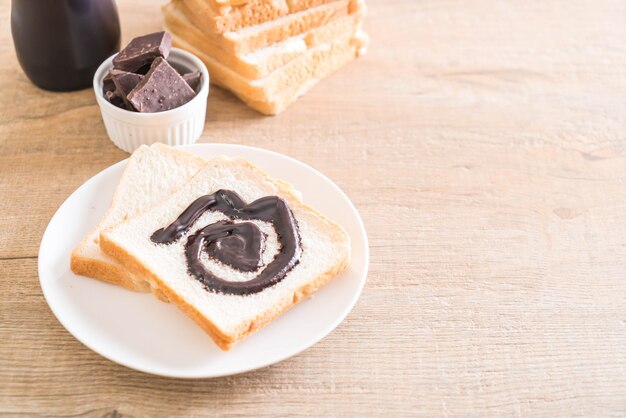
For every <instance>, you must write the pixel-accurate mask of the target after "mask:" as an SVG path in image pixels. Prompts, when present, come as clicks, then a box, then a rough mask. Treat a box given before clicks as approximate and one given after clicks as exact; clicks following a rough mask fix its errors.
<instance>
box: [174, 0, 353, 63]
mask: <svg viewBox="0 0 626 418" xmlns="http://www.w3.org/2000/svg"><path fill="white" fill-rule="evenodd" d="M172 1H173V2H175V3H177V7H178V8H179V10H181V11H183V13H184V14H185V15H186V16H187V18H188V19H189V20H190V21H191V22H192V23H193V24H194V25H195V26H196V27H197V28H198V29H199V30H200V31H202V32H203V33H204V35H205V36H206V37H207V38H208V39H209V40H210V42H211V43H212V44H214V45H216V46H217V47H219V48H221V49H223V50H224V51H225V52H228V53H231V54H238V55H241V54H246V53H248V52H252V51H255V50H257V49H259V48H263V47H266V46H268V45H271V44H273V43H276V42H280V41H284V40H285V39H287V38H290V37H292V36H296V35H299V34H301V33H304V32H307V31H309V30H311V29H313V28H316V27H318V26H322V25H324V24H326V23H328V22H329V21H331V20H332V19H335V18H337V17H340V16H345V15H346V14H349V13H350V11H351V8H352V6H351V4H350V1H349V0H335V1H332V2H329V3H325V4H321V5H319V6H316V7H312V8H308V9H304V10H301V11H298V12H296V13H291V14H287V15H284V16H281V17H279V18H277V19H275V20H269V21H266V22H264V23H260V24H257V25H254V26H248V27H244V28H241V29H239V30H237V31H230V32H224V33H220V34H217V33H215V32H214V31H213V30H211V25H212V23H211V22H212V18H211V17H210V16H209V15H208V14H207V13H205V12H204V11H203V9H202V3H203V0H172Z"/></svg>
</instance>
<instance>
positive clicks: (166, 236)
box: [150, 190, 302, 295]
mask: <svg viewBox="0 0 626 418" xmlns="http://www.w3.org/2000/svg"><path fill="white" fill-rule="evenodd" d="M208 210H210V211H219V212H222V213H223V214H224V215H226V216H228V217H230V218H233V219H241V220H260V221H264V222H268V223H271V224H272V225H273V227H274V230H275V231H276V235H277V236H278V241H279V242H280V244H281V249H280V251H279V253H278V254H277V255H276V256H275V257H274V259H273V260H272V261H271V262H270V263H269V264H268V265H267V266H266V267H265V268H264V269H263V270H262V271H260V272H259V274H258V275H257V276H256V277H254V278H252V279H250V280H247V281H241V282H232V281H228V280H224V279H222V278H219V277H217V276H216V275H214V274H213V273H212V272H210V271H209V270H207V268H206V267H205V266H204V265H203V264H202V262H201V259H200V257H201V255H202V252H203V251H206V252H207V254H208V255H209V256H211V257H213V258H215V259H217V260H219V261H221V262H222V263H225V264H228V265H229V266H231V267H233V268H235V269H237V270H240V271H244V272H251V271H256V270H258V269H259V268H260V267H261V266H262V260H261V259H262V257H261V256H262V253H263V247H264V242H265V236H264V234H263V232H261V230H260V229H259V227H258V226H257V225H255V224H254V223H252V222H239V223H234V222H232V221H218V222H215V223H212V224H210V225H207V226H205V227H203V228H201V229H199V230H198V231H196V232H195V233H193V234H191V235H190V236H189V237H188V238H187V243H186V244H185V257H186V259H187V268H188V270H189V273H191V274H192V275H193V276H194V277H196V278H197V279H198V280H199V281H200V282H202V284H203V285H204V286H205V288H206V289H207V290H212V291H216V292H222V293H230V294H237V295H245V294H251V293H257V292H260V291H262V290H263V289H265V288H267V287H270V286H273V285H275V284H276V283H278V282H280V281H281V280H283V279H284V278H285V276H286V275H287V273H288V272H289V271H290V270H291V269H292V268H294V266H295V265H296V264H298V262H299V260H300V256H301V254H302V247H301V244H300V236H299V234H298V226H297V224H296V220H295V218H294V216H293V213H292V212H291V210H290V209H289V206H287V203H286V202H285V201H284V200H283V199H281V198H279V197H277V196H266V197H262V198H260V199H257V200H255V201H254V202H252V203H250V204H246V203H245V202H244V201H243V199H241V197H240V196H239V195H238V194H237V193H235V192H233V191H231V190H218V191H217V192H215V193H213V194H210V195H205V196H202V197H199V198H198V199H196V200H195V201H194V202H193V203H192V204H191V205H189V207H187V209H185V210H184V211H183V212H182V213H181V214H180V216H179V217H178V218H177V219H176V220H175V221H174V222H172V223H171V224H170V225H169V226H167V227H165V228H161V229H159V230H157V231H155V232H154V233H153V234H152V236H151V237H150V239H151V240H152V242H155V243H158V244H165V245H168V244H172V243H173V242H176V241H177V240H178V239H179V238H180V237H182V236H183V235H184V234H185V233H186V232H187V231H188V230H189V228H191V227H192V225H193V224H194V223H195V222H196V221H197V220H198V218H200V216H202V214H203V213H204V212H206V211H208Z"/></svg>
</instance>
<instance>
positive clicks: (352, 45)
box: [173, 37, 360, 115]
mask: <svg viewBox="0 0 626 418" xmlns="http://www.w3.org/2000/svg"><path fill="white" fill-rule="evenodd" d="M173 38H174V42H173V43H174V45H176V46H177V47H180V48H182V49H186V50H188V51H190V52H191V53H193V54H195V55H196V56H198V58H200V59H201V60H202V61H203V62H204V63H205V64H206V66H207V68H208V69H209V72H210V73H211V75H212V77H211V83H212V84H216V85H218V86H220V87H225V88H227V89H228V90H230V91H232V92H233V93H234V94H235V95H236V96H237V97H239V98H240V99H241V100H242V101H244V102H245V103H246V104H247V105H248V106H250V107H251V108H253V109H255V110H256V111H258V112H260V113H263V114H266V115H276V114H278V113H280V112H282V111H283V110H285V109H286V108H287V106H288V105H290V104H291V103H293V102H294V101H295V100H296V99H297V98H298V97H299V96H301V95H302V94H304V93H305V92H306V91H308V90H309V89H310V88H311V87H313V86H314V85H315V84H316V83H317V81H319V80H320V79H322V78H324V77H326V76H328V75H330V74H331V73H333V72H334V71H336V70H338V69H339V68H341V67H342V66H343V65H345V64H346V63H348V62H349V61H350V60H351V59H353V58H354V57H355V56H357V55H358V54H359V48H360V47H359V44H358V42H356V38H352V39H351V40H350V42H349V43H348V44H337V45H333V46H332V47H330V48H327V49H322V48H320V49H312V50H309V51H308V52H307V53H306V54H305V55H303V56H301V57H298V58H296V59H294V60H292V61H291V62H289V63H288V64H287V65H286V66H285V67H281V68H280V69H278V70H276V71H277V72H278V71H280V72H281V73H280V74H275V75H274V74H273V75H270V76H268V79H270V80H269V81H268V82H267V83H266V84H263V85H260V84H252V82H253V80H246V79H243V78H241V76H239V75H238V74H236V73H234V72H233V71H232V70H230V69H229V68H227V67H226V66H224V65H222V64H221V63H219V62H218V61H217V60H215V59H213V58H211V57H208V56H207V55H205V54H203V53H201V52H199V51H197V50H195V48H193V47H191V46H190V45H189V44H187V43H184V41H181V40H180V39H178V38H176V37H173Z"/></svg>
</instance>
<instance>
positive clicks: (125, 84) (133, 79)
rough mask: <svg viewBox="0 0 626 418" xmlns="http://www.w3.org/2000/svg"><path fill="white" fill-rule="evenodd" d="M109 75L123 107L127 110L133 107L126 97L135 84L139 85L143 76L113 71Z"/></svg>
mask: <svg viewBox="0 0 626 418" xmlns="http://www.w3.org/2000/svg"><path fill="white" fill-rule="evenodd" d="M109 74H110V75H111V79H112V80H113V83H114V84H115V92H116V93H117V94H118V95H119V96H120V97H121V98H122V99H123V100H124V103H125V104H126V106H125V107H126V108H127V109H132V108H133V106H132V105H131V104H130V102H129V101H128V99H127V98H126V96H127V95H128V93H130V92H131V91H132V90H133V89H134V88H135V87H136V86H137V84H139V82H140V81H141V80H142V79H143V77H144V76H143V75H141V74H135V73H130V72H128V71H122V70H115V69H113V70H111V71H110V72H109Z"/></svg>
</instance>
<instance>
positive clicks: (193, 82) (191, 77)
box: [183, 71, 202, 91]
mask: <svg viewBox="0 0 626 418" xmlns="http://www.w3.org/2000/svg"><path fill="white" fill-rule="evenodd" d="M201 78H202V73H200V71H192V72H190V73H187V74H183V80H185V81H186V82H187V84H189V87H191V89H192V90H193V91H198V86H199V85H200V79H201Z"/></svg>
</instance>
